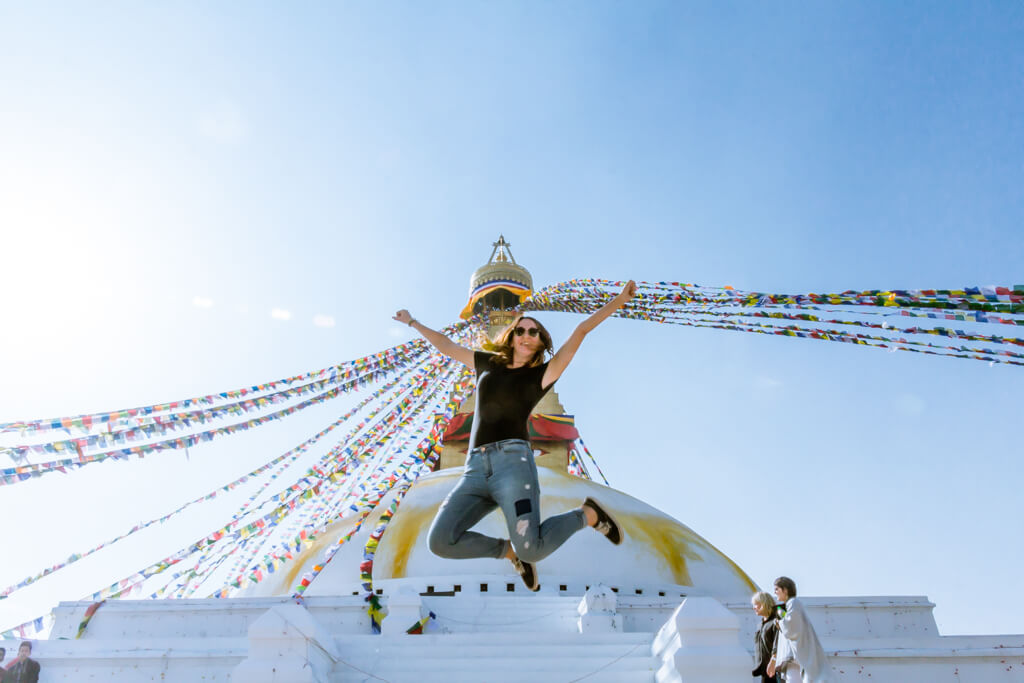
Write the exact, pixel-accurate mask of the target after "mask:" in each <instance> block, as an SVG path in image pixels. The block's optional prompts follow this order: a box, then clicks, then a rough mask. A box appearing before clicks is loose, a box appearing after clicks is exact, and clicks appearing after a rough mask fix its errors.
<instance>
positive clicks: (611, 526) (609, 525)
mask: <svg viewBox="0 0 1024 683" xmlns="http://www.w3.org/2000/svg"><path fill="white" fill-rule="evenodd" d="M583 504H584V505H586V506H587V507H589V508H590V509H592V510H593V511H594V512H596V513H597V524H595V525H594V530H595V531H597V532H598V533H600V534H602V535H604V537H605V538H607V539H608V540H609V541H611V542H612V543H614V544H615V545H618V544H620V543H622V536H623V534H622V527H620V526H619V523H618V522H616V521H615V518H614V517H612V516H611V515H609V514H608V512H607V511H605V509H604V508H603V507H601V506H600V505H599V504H598V503H597V501H596V500H594V499H593V498H587V499H586V500H585V501H583Z"/></svg>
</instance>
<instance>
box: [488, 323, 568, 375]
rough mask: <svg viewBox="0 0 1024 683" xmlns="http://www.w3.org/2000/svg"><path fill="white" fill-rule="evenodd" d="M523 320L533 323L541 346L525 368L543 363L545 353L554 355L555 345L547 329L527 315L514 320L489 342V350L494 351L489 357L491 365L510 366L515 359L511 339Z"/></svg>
mask: <svg viewBox="0 0 1024 683" xmlns="http://www.w3.org/2000/svg"><path fill="white" fill-rule="evenodd" d="M523 320H532V321H533V322H534V324H535V325H536V326H537V329H538V330H540V341H541V343H542V344H543V346H542V347H541V348H539V349H537V353H535V354H533V358H531V359H530V360H529V361H528V362H527V363H526V367H531V368H535V367H537V366H538V365H540V364H541V363H543V362H544V354H545V353H548V354H550V355H552V356H553V355H555V351H554V348H555V345H554V344H553V343H552V341H551V334H550V333H549V332H548V331H547V329H545V327H544V326H543V325H541V324H540V321H539V320H537V319H536V318H533V317H530V316H527V315H520V316H518V317H517V318H516V319H515V320H513V321H512V324H511V325H509V326H508V327H506V328H505V329H504V330H502V331H501V332H499V333H498V334H497V335H496V336H495V337H494V340H493V341H492V342H491V350H492V351H494V355H493V356H492V357H491V362H492V363H494V364H495V365H504V366H508V365H511V364H512V361H513V359H514V358H515V352H514V349H513V347H512V339H513V338H514V336H515V333H516V328H517V327H518V326H519V323H521V322H522V321H523Z"/></svg>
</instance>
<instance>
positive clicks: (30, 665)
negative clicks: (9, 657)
mask: <svg viewBox="0 0 1024 683" xmlns="http://www.w3.org/2000/svg"><path fill="white" fill-rule="evenodd" d="M38 682H39V662H37V661H36V660H34V659H32V658H28V659H26V660H25V661H24V662H19V661H17V660H15V661H14V662H11V665H10V666H9V667H7V677H6V678H4V683H38Z"/></svg>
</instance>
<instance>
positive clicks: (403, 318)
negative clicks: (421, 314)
mask: <svg viewBox="0 0 1024 683" xmlns="http://www.w3.org/2000/svg"><path fill="white" fill-rule="evenodd" d="M392 320H397V321H398V322H400V323H402V324H403V325H408V324H409V323H411V322H412V321H413V317H412V313H410V312H409V311H407V310H405V309H404V308H403V309H402V310H400V311H399V312H398V313H395V315H394V316H392Z"/></svg>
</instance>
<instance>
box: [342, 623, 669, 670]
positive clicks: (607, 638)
mask: <svg viewBox="0 0 1024 683" xmlns="http://www.w3.org/2000/svg"><path fill="white" fill-rule="evenodd" d="M506 635H508V636H509V638H506V637H505V636H506ZM651 642H652V636H651V634H647V633H636V634H634V633H630V634H622V633H601V634H594V635H593V636H587V635H583V634H546V633H545V634H540V635H538V634H536V633H534V634H502V635H501V636H498V637H495V636H493V635H488V634H480V633H476V634H450V635H422V636H407V637H397V638H387V637H368V638H347V639H344V640H343V642H339V647H338V655H339V657H340V659H341V661H339V662H338V663H337V664H336V665H335V668H334V670H335V672H337V673H338V674H339V675H341V676H344V677H345V679H346V680H360V679H359V677H358V676H359V675H364V674H366V673H368V674H372V675H373V676H377V677H380V678H383V679H387V680H408V679H409V677H412V676H419V675H422V674H423V673H424V672H428V673H435V672H436V673H439V674H440V673H444V674H448V675H458V676H463V677H466V678H465V679H466V680H473V679H472V678H469V677H470V676H472V675H476V676H477V678H476V679H475V680H487V681H491V680H498V678H497V676H498V675H499V674H502V673H503V672H507V673H509V678H508V680H513V679H514V678H515V677H516V676H518V677H519V678H518V680H519V681H524V680H528V681H535V680H566V681H568V680H572V679H574V678H579V677H586V678H587V680H590V679H591V678H592V674H594V673H596V672H603V673H605V674H606V675H612V674H617V675H619V676H620V677H619V679H618V680H624V679H623V678H622V677H623V676H627V677H628V678H627V679H625V680H645V681H649V680H651V679H652V677H653V675H654V672H655V671H656V670H657V669H658V668H659V667H660V665H661V661H660V660H659V659H657V658H655V657H653V656H652V655H651ZM484 671H486V672H487V675H486V676H485V677H483V678H480V677H479V676H480V674H481V672H484ZM361 672H363V673H362V674H361ZM492 674H493V675H492ZM449 680H450V679H449ZM502 680H504V679H502Z"/></svg>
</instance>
